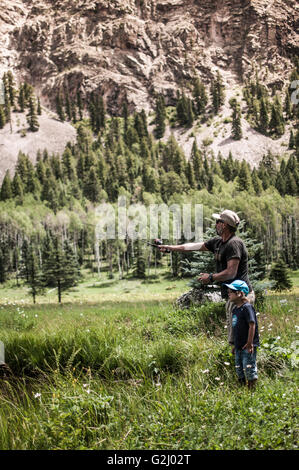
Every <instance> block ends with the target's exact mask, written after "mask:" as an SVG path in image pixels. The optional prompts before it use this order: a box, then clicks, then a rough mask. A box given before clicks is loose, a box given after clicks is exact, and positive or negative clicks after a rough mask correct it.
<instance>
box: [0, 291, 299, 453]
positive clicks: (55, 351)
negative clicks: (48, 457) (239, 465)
mask: <svg viewBox="0 0 299 470" xmlns="http://www.w3.org/2000/svg"><path fill="white" fill-rule="evenodd" d="M296 302H297V300H296V295H295V294H292V293H286V294H284V293H282V294H280V295H274V294H273V295H270V296H268V297H266V300H265V302H264V304H263V305H262V306H261V307H260V308H259V312H258V313H259V315H258V319H259V326H260V331H261V347H260V348H259V351H258V367H259V383H258V387H257V390H256V391H255V392H254V393H251V392H249V391H247V390H246V389H245V388H239V386H238V383H237V379H236V375H235V371H234V359H233V356H232V354H231V352H230V348H229V347H228V345H227V340H226V330H225V322H224V314H223V305H222V304H214V305H209V304H207V305H205V306H203V307H200V308H199V307H198V308H195V307H194V308H192V309H190V310H184V311H182V310H177V309H175V308H174V307H173V306H172V305H171V303H170V302H169V301H163V302H161V301H159V300H157V299H156V297H155V296H154V297H153V298H152V301H151V300H150V296H149V297H147V302H146V303H142V302H140V303H136V304H133V303H132V302H127V301H125V302H123V303H122V302H120V301H119V300H118V301H117V302H115V299H114V298H113V299H112V300H111V301H110V302H109V301H108V300H105V302H104V303H102V304H101V303H99V304H94V303H89V304H88V303H86V304H84V305H82V304H80V303H78V302H77V303H73V304H71V303H67V304H64V305H63V306H61V307H58V306H55V305H42V306H41V305H38V306H22V307H20V306H17V305H5V308H4V309H1V310H0V312H1V315H0V326H1V340H2V341H3V342H4V343H5V352H6V361H7V363H8V364H9V366H10V369H11V375H8V376H6V377H2V378H1V379H0V448H1V449H296V448H297V447H296V446H297V438H298V436H297V434H296V433H297V428H298V426H297V425H298V421H297V416H296V414H295V410H296V404H297V386H298V376H297V364H298V362H297V361H298V357H297V355H298V352H297V349H298V348H297V346H296V345H297V343H296V325H298V312H297V311H296Z"/></svg>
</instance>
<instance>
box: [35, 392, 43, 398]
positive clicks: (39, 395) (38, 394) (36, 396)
mask: <svg viewBox="0 0 299 470" xmlns="http://www.w3.org/2000/svg"><path fill="white" fill-rule="evenodd" d="M41 396H42V394H41V393H35V394H34V398H39V397H41Z"/></svg>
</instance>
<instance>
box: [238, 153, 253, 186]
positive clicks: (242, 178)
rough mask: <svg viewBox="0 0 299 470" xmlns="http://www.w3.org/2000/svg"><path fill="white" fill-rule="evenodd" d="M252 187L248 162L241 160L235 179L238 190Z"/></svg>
mask: <svg viewBox="0 0 299 470" xmlns="http://www.w3.org/2000/svg"><path fill="white" fill-rule="evenodd" d="M251 187H252V179H251V174H250V170H249V168H248V164H247V163H246V161H245V160H242V163H241V168H240V172H239V176H238V179H237V188H238V191H250V189H251Z"/></svg>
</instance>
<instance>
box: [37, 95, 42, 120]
mask: <svg viewBox="0 0 299 470" xmlns="http://www.w3.org/2000/svg"><path fill="white" fill-rule="evenodd" d="M37 114H38V115H39V116H41V115H42V107H41V104H40V98H39V97H38V98H37Z"/></svg>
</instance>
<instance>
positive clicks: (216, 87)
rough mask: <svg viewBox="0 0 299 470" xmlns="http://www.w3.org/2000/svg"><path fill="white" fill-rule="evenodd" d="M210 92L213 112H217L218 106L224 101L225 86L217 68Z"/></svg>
mask: <svg viewBox="0 0 299 470" xmlns="http://www.w3.org/2000/svg"><path fill="white" fill-rule="evenodd" d="M211 94H212V103H213V107H214V113H215V114H218V111H219V109H220V107H221V106H222V105H223V104H224V101H225V87H224V85H223V81H222V78H221V76H220V72H219V70H218V71H217V76H216V79H215V80H214V81H213V82H212V85H211Z"/></svg>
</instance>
